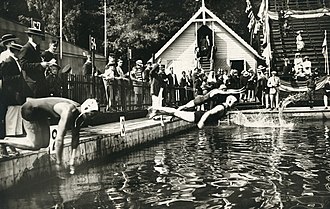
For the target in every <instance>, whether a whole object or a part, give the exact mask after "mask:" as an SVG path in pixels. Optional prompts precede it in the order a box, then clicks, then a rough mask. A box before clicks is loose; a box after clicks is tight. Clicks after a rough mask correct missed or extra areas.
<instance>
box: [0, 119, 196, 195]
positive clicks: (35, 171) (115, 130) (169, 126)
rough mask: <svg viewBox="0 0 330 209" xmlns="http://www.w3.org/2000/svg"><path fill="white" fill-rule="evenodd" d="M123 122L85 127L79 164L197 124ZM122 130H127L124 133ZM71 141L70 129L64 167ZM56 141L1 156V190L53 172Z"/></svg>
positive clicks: (78, 159)
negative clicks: (18, 152) (33, 149)
mask: <svg viewBox="0 0 330 209" xmlns="http://www.w3.org/2000/svg"><path fill="white" fill-rule="evenodd" d="M164 118H165V117H164ZM122 124H123V123H120V122H114V123H108V124H103V125H97V126H89V127H86V128H82V130H81V132H80V133H81V137H80V144H79V146H78V149H77V154H76V159H75V160H76V165H81V164H83V163H85V162H89V161H93V160H97V159H102V158H104V157H106V156H109V155H110V154H113V153H116V152H119V151H124V150H127V149H130V148H133V147H136V146H139V145H142V144H145V143H148V142H153V141H156V140H158V139H161V138H164V137H169V136H171V135H173V134H177V133H179V132H182V131H185V130H188V129H190V128H193V127H195V124H191V123H188V122H185V121H182V120H177V119H176V120H174V121H170V120H169V117H166V118H165V120H164V123H162V122H161V121H155V120H149V119H147V118H141V119H134V120H128V121H125V123H124V124H125V125H124V126H123V125H122ZM54 128H56V127H54V126H53V127H51V134H52V132H53V130H52V129H54ZM123 128H124V129H123ZM124 130H125V131H124ZM123 133H125V134H124V135H123ZM70 141H71V134H70V132H68V133H67V136H66V137H65V146H64V150H63V163H64V167H65V168H67V167H68V163H69V162H68V161H69V154H70V149H71V148H70ZM53 145H54V141H53V140H51V144H50V146H49V147H48V148H44V149H41V150H39V151H26V150H20V153H21V154H20V155H19V156H16V157H10V158H3V159H0V191H4V190H6V189H9V188H11V187H13V186H18V185H21V184H24V183H27V182H30V181H38V179H41V178H42V179H45V178H47V177H51V176H54V175H55V173H56V169H55V153H54V150H53ZM67 172H69V171H67Z"/></svg>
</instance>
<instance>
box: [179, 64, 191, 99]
mask: <svg viewBox="0 0 330 209" xmlns="http://www.w3.org/2000/svg"><path fill="white" fill-rule="evenodd" d="M179 85H180V92H179V94H180V103H181V104H185V102H186V101H187V100H188V97H187V88H188V86H189V80H188V77H187V75H186V71H182V77H181V79H180V83H179ZM181 104H180V105H181Z"/></svg>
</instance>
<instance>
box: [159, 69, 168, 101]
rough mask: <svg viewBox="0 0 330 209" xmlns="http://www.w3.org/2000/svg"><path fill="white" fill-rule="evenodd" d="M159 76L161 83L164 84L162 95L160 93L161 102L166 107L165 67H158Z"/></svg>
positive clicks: (166, 79) (166, 81)
mask: <svg viewBox="0 0 330 209" xmlns="http://www.w3.org/2000/svg"><path fill="white" fill-rule="evenodd" d="M159 76H160V78H161V79H162V83H163V84H164V88H163V93H162V97H163V102H164V103H165V104H166V105H167V103H168V98H167V93H168V85H167V84H168V78H167V75H166V73H165V66H164V65H160V66H159Z"/></svg>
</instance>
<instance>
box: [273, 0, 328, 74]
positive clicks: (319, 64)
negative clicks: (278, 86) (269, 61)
mask: <svg viewBox="0 0 330 209" xmlns="http://www.w3.org/2000/svg"><path fill="white" fill-rule="evenodd" d="M279 2H282V1H281V0H272V1H270V5H271V7H270V8H272V9H275V8H277V9H282V8H283V7H279V6H278V5H279V4H277V7H275V6H274V5H276V4H275V3H279ZM289 2H290V3H289V6H290V8H292V7H294V9H300V10H303V9H305V10H306V9H307V8H308V7H310V8H312V9H316V8H318V9H320V7H321V8H322V7H323V5H322V0H299V4H295V2H297V1H294V0H292V1H289ZM285 7H286V6H284V8H285ZM288 22H289V25H290V26H291V30H290V32H289V33H287V35H286V36H285V35H284V29H283V27H282V23H281V22H279V21H278V20H272V21H270V24H271V26H270V28H271V40H272V43H271V45H272V50H273V64H274V66H275V68H276V69H277V70H278V71H281V69H282V67H283V64H284V61H283V58H284V57H288V58H289V59H290V61H291V63H293V59H294V55H295V53H296V52H297V50H296V48H297V46H296V35H297V34H296V32H297V31H299V30H302V31H303V33H302V37H303V41H304V42H305V47H304V49H303V50H302V51H301V52H300V53H301V54H302V56H303V57H304V56H309V58H310V61H311V62H312V68H318V69H319V72H325V71H324V64H325V59H324V57H323V54H322V43H323V40H324V31H325V30H327V34H328V35H327V42H328V48H329V44H330V42H329V39H330V35H329V34H330V17H329V16H322V17H313V18H291V17H290V18H288Z"/></svg>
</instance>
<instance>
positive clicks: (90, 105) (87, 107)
mask: <svg viewBox="0 0 330 209" xmlns="http://www.w3.org/2000/svg"><path fill="white" fill-rule="evenodd" d="M92 111H99V104H98V103H97V101H96V99H86V101H84V103H82V104H81V106H80V112H81V113H87V112H92Z"/></svg>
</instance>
